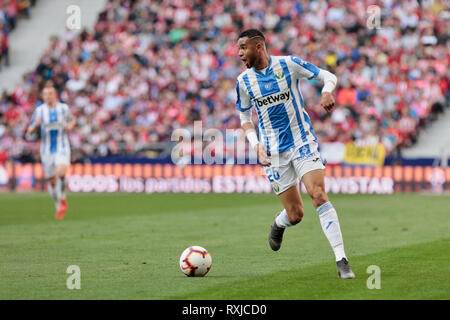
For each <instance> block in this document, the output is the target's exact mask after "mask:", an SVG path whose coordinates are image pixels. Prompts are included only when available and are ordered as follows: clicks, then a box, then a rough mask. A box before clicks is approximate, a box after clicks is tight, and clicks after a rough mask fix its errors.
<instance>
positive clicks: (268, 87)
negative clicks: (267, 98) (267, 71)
mask: <svg viewBox="0 0 450 320" xmlns="http://www.w3.org/2000/svg"><path fill="white" fill-rule="evenodd" d="M264 88H265V89H266V90H267V91H269V90H271V89H272V84H271V83H270V82H268V83H266V84H265V85H264Z"/></svg>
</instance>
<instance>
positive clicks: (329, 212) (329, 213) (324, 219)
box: [316, 201, 347, 261]
mask: <svg viewBox="0 0 450 320" xmlns="http://www.w3.org/2000/svg"><path fill="white" fill-rule="evenodd" d="M316 210H317V213H318V214H319V219H320V224H321V225H322V230H323V233H325V236H326V237H327V239H328V241H329V242H330V245H331V247H332V248H333V252H334V255H335V256H336V261H340V260H341V259H342V258H346V259H347V257H346V255H345V251H344V241H343V240H342V233H341V228H340V226H339V220H338V216H337V213H336V210H335V209H334V207H333V205H332V204H331V202H329V201H328V202H326V203H324V204H322V205H321V206H319V207H318V208H317V209H316Z"/></svg>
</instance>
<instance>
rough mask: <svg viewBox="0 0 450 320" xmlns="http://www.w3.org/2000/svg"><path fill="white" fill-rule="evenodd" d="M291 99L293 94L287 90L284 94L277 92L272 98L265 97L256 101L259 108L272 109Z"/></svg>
mask: <svg viewBox="0 0 450 320" xmlns="http://www.w3.org/2000/svg"><path fill="white" fill-rule="evenodd" d="M290 99H291V93H290V92H289V90H285V91H283V92H277V93H274V94H271V95H270V96H265V97H262V98H259V99H256V103H257V104H258V107H260V108H261V107H272V106H275V105H278V104H281V103H286V102H288V101H289V100H290Z"/></svg>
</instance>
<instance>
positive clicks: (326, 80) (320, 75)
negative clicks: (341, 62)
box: [290, 56, 337, 112]
mask: <svg viewBox="0 0 450 320" xmlns="http://www.w3.org/2000/svg"><path fill="white" fill-rule="evenodd" d="M290 63H291V66H292V67H293V68H294V70H295V73H296V75H297V77H298V78H306V79H318V80H319V81H321V82H322V83H323V88H322V95H321V97H320V105H321V106H322V107H323V108H324V109H325V110H326V111H327V112H330V111H331V110H332V109H333V107H334V105H335V100H334V97H333V94H332V92H333V91H334V89H335V88H336V84H337V77H336V76H335V75H334V74H333V73H331V72H329V71H327V70H324V69H321V68H319V67H317V66H315V65H313V64H312V63H309V62H307V61H304V60H302V59H300V58H297V57H293V56H291V61H290Z"/></svg>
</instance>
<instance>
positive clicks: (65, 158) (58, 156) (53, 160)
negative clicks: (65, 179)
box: [42, 152, 70, 179]
mask: <svg viewBox="0 0 450 320" xmlns="http://www.w3.org/2000/svg"><path fill="white" fill-rule="evenodd" d="M61 165H66V166H68V165H70V152H65V153H62V152H57V153H53V154H47V155H44V156H42V167H43V168H44V176H45V179H50V178H51V177H54V176H55V174H56V167H58V166H61Z"/></svg>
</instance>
